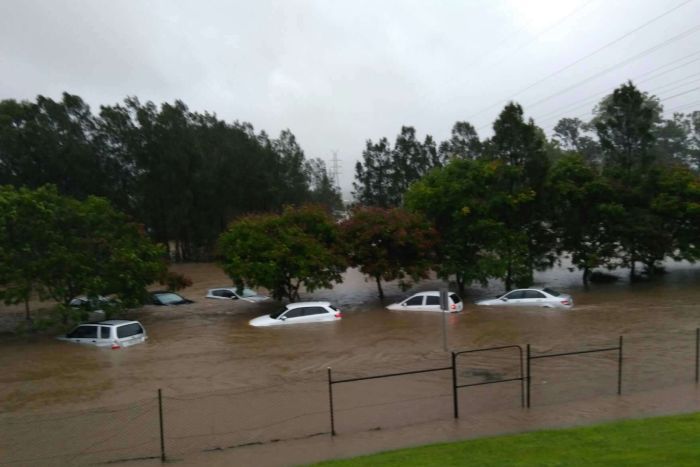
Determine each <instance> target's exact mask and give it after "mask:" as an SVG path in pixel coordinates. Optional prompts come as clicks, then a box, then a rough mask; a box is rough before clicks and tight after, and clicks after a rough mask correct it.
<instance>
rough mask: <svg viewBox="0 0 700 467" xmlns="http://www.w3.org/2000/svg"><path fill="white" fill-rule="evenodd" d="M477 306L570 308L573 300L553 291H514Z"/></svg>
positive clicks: (547, 289)
mask: <svg viewBox="0 0 700 467" xmlns="http://www.w3.org/2000/svg"><path fill="white" fill-rule="evenodd" d="M476 304H477V305H489V306H503V305H508V306H539V307H543V308H571V307H572V306H574V299H573V298H572V297H571V295H567V294H563V293H561V292H557V291H556V290H554V289H550V288H544V289H516V290H511V291H510V292H508V293H507V294H505V295H502V296H500V297H497V298H492V299H490V300H481V301H478V302H476Z"/></svg>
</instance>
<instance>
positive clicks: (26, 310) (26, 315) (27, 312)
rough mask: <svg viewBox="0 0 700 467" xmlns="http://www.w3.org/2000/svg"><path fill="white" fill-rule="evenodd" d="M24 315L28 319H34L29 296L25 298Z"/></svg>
mask: <svg viewBox="0 0 700 467" xmlns="http://www.w3.org/2000/svg"><path fill="white" fill-rule="evenodd" d="M24 317H25V318H26V320H27V321H31V320H32V316H31V315H30V314H29V297H26V298H25V299H24Z"/></svg>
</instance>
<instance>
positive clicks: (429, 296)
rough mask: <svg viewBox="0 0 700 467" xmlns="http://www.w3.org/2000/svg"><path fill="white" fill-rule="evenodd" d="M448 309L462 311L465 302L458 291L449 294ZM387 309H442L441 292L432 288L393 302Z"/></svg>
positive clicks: (455, 311) (453, 311)
mask: <svg viewBox="0 0 700 467" xmlns="http://www.w3.org/2000/svg"><path fill="white" fill-rule="evenodd" d="M447 301H448V303H447V311H448V312H449V313H457V312H460V311H462V309H463V308H464V303H463V302H462V299H461V298H459V295H457V294H456V293H452V292H450V293H448V294H447ZM386 308H387V310H397V311H400V310H408V311H442V310H441V309H440V292H439V291H437V290H431V291H428V292H418V293H416V294H414V295H411V296H410V297H408V298H407V299H406V300H404V301H402V302H399V303H392V304H391V305H389V306H388V307H386Z"/></svg>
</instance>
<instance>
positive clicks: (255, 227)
mask: <svg viewBox="0 0 700 467" xmlns="http://www.w3.org/2000/svg"><path fill="white" fill-rule="evenodd" d="M337 237H338V229H337V226H336V224H335V222H334V221H333V219H332V218H331V217H330V216H329V215H328V214H327V213H326V212H325V210H324V209H323V208H321V207H320V206H309V205H307V206H302V207H300V208H292V207H287V208H286V209H285V210H284V212H283V213H282V214H280V215H276V214H258V215H247V216H243V217H241V218H239V219H238V220H236V221H234V222H233V223H232V224H231V225H230V226H229V229H228V230H227V231H226V232H224V233H223V234H222V235H221V237H220V238H219V253H220V255H221V258H222V263H221V264H222V267H223V269H224V271H225V272H226V273H227V274H228V275H229V276H230V277H231V279H232V280H233V282H234V283H235V284H236V285H238V286H243V285H249V286H252V287H258V286H262V287H265V288H266V289H268V290H269V291H270V292H271V293H272V295H273V297H275V298H276V299H282V298H288V299H289V300H291V301H295V300H298V299H299V289H300V288H301V287H302V286H303V287H304V289H305V290H306V291H308V292H313V291H314V290H316V289H319V288H330V287H332V284H333V283H334V282H341V281H342V277H341V273H342V272H343V271H345V269H346V263H345V258H344V256H343V255H342V253H340V252H338V251H337V250H336V246H337Z"/></svg>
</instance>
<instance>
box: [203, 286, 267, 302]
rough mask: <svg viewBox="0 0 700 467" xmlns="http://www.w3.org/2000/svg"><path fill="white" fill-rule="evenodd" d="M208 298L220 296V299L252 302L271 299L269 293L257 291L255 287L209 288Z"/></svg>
mask: <svg viewBox="0 0 700 467" xmlns="http://www.w3.org/2000/svg"><path fill="white" fill-rule="evenodd" d="M206 298H218V299H220V300H243V301H246V302H251V303H258V302H264V301H265V300H270V297H268V296H267V295H262V294H259V293H257V292H256V291H255V290H253V289H249V288H243V289H238V288H236V287H219V288H218V289H209V290H208V291H207V295H206Z"/></svg>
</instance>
